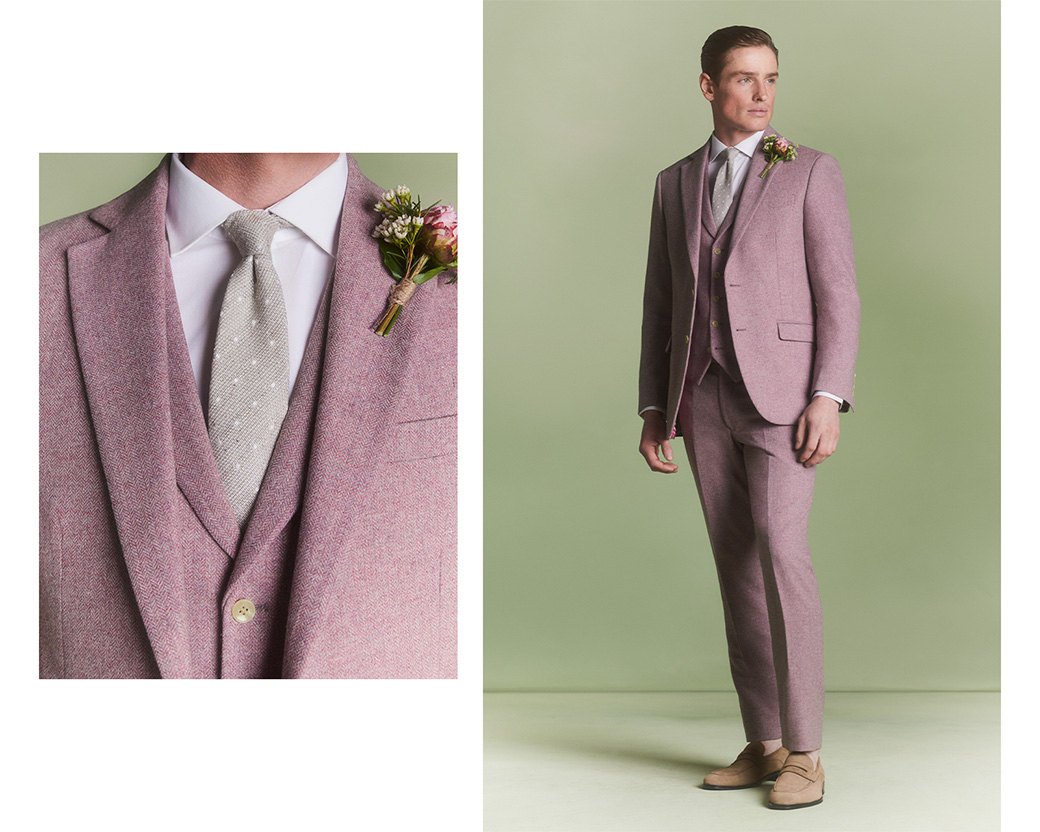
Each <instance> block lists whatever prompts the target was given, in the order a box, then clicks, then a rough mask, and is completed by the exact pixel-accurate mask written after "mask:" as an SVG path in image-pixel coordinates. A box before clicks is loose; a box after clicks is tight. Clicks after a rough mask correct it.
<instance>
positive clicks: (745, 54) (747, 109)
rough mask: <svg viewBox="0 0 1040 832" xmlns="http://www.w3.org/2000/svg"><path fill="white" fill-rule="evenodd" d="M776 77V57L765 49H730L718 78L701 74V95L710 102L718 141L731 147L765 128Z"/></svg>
mask: <svg viewBox="0 0 1040 832" xmlns="http://www.w3.org/2000/svg"><path fill="white" fill-rule="evenodd" d="M777 75H778V73H777V64H776V55H774V54H773V50H772V49H770V48H769V47H768V46H742V47H740V48H738V49H731V50H730V52H729V54H728V55H727V56H726V62H725V65H724V66H723V68H722V71H721V72H720V73H719V76H720V77H719V78H718V79H712V78H709V77H708V76H707V75H705V74H704V73H701V78H700V82H701V92H703V93H704V97H705V98H707V99H708V101H710V102H711V112H712V116H713V118H714V119H715V135H716V136H717V137H718V139H719V141H721V142H722V143H723V144H726V145H730V146H732V145H734V144H737V143H738V142H740V141H742V140H744V139H746V138H747V137H748V136H751V135H753V134H754V133H757V132H758V131H759V130H764V129H765V128H766V126H767V125H768V124H769V120H770V119H771V118H772V117H773V100H774V99H775V98H776V79H777Z"/></svg>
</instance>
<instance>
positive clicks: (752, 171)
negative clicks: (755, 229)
mask: <svg viewBox="0 0 1040 832" xmlns="http://www.w3.org/2000/svg"><path fill="white" fill-rule="evenodd" d="M775 132H776V131H775V130H773V128H772V126H769V127H767V128H766V130H765V132H764V133H763V134H762V139H760V140H759V142H758V147H756V148H755V153H754V155H753V156H752V157H751V161H750V162H748V172H747V177H746V178H745V179H744V188H743V191H742V192H741V194H740V201H739V203H738V204H737V213H736V216H735V217H734V218H733V235H732V237H731V238H730V246H729V248H730V251H734V250H735V249H736V247H737V246H738V245H739V244H740V238H741V237H743V236H744V232H745V231H747V229H748V226H750V225H751V221H752V219H753V218H754V216H755V211H757V210H758V206H759V205H760V204H761V202H762V197H763V196H765V192H766V188H767V187H769V183H770V182H772V180H773V179H774V178H775V177H776V176H777V174H778V173H779V172H780V170H781V169H782V168H783V164H780V163H778V164H776V165H773V169H772V170H771V171H769V173H768V174H767V175H766V178H765V179H763V178H762V172H763V171H764V170H765V169H766V154H765V151H764V150H763V149H762V144H763V141H764V139H765V137H766V136H771V135H773V134H774V133H775Z"/></svg>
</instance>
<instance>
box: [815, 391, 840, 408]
mask: <svg viewBox="0 0 1040 832" xmlns="http://www.w3.org/2000/svg"><path fill="white" fill-rule="evenodd" d="M817 396H826V397H827V398H828V399H834V401H836V402H837V403H838V404H840V405H843V404H845V399H843V398H841V397H840V396H835V395H834V394H833V393H827V392H825V391H823V390H817V391H815V392H814V393H813V394H812V397H813V398H814V399H815V398H816V397H817Z"/></svg>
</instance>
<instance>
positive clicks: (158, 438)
mask: <svg viewBox="0 0 1040 832" xmlns="http://www.w3.org/2000/svg"><path fill="white" fill-rule="evenodd" d="M168 165H169V159H168V158H167V159H166V160H165V161H164V162H163V164H162V165H161V166H160V167H159V168H158V169H157V170H156V171H155V172H154V173H153V174H152V175H151V176H150V177H149V178H148V179H146V180H145V181H144V182H142V183H141V184H140V185H138V186H137V188H135V189H134V190H133V191H131V192H130V193H129V194H127V195H126V197H125V198H123V199H120V200H116V201H115V202H112V203H109V204H108V205H105V206H102V207H101V208H99V209H97V210H96V211H94V212H93V213H92V214H91V219H92V220H94V221H95V222H97V223H99V224H100V225H102V226H104V227H106V228H108V229H110V231H109V233H108V234H105V235H103V236H101V237H98V238H96V239H94V240H90V241H88V242H86V243H82V244H80V245H78V246H74V247H72V248H71V249H70V250H69V254H68V257H69V293H70V304H71V309H72V323H73V329H74V332H75V338H76V346H77V349H78V351H79V356H80V364H81V367H82V370H83V380H84V385H85V387H86V392H87V399H88V402H89V405H90V412H91V419H92V420H93V423H94V429H95V433H96V436H97V442H98V451H99V454H100V457H101V462H102V467H103V469H104V474H105V479H106V481H107V483H108V491H109V495H110V499H111V501H112V511H113V514H114V517H115V522H116V528H117V531H118V534H119V540H120V544H121V546H122V549H123V556H124V558H125V560H126V566H127V571H128V573H129V576H130V582H131V585H132V587H133V591H134V595H135V597H136V600H137V604H138V607H139V608H140V611H141V617H142V619H143V621H144V626H145V629H146V631H147V633H148V638H149V641H150V642H151V646H152V649H153V651H154V653H155V658H156V662H157V663H158V666H159V670H160V672H161V673H162V675H163V676H165V677H170V676H189V675H191V674H190V670H191V666H190V649H189V640H188V636H187V630H186V627H187V616H186V613H185V599H184V579H183V574H182V569H183V565H182V562H181V558H180V557H179V554H178V552H177V540H178V537H179V535H178V528H177V522H176V507H175V504H174V500H175V499H176V497H175V494H176V487H177V486H176V463H175V459H174V453H173V440H172V435H173V430H172V424H171V414H170V396H169V387H168V384H169V382H168V378H169V362H168V352H167V293H166V288H167V285H168V284H169V282H170V281H172V276H171V274H170V258H169V251H168V247H167V244H166V235H165V225H164V220H165V215H166V193H167V182H168V179H167V176H168Z"/></svg>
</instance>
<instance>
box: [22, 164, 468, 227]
mask: <svg viewBox="0 0 1040 832" xmlns="http://www.w3.org/2000/svg"><path fill="white" fill-rule="evenodd" d="M163 155H164V154H162V153H41V154H40V225H43V224H45V223H48V222H52V221H53V220H56V219H60V218H62V217H67V216H70V215H71V214H76V213H79V212H80V211H86V210H87V209H90V208H94V207H96V206H98V205H101V204H102V203H105V202H108V201H109V200H110V199H113V198H115V197H117V196H119V194H121V193H123V192H124V191H127V190H129V189H130V188H132V187H133V186H134V185H136V184H137V183H138V182H140V181H141V180H142V179H144V178H145V177H146V176H147V175H148V174H149V173H151V172H152V171H153V170H154V169H155V167H156V165H158V164H159V162H160V161H161V160H162V157H163ZM352 155H353V156H354V158H355V159H357V162H358V165H359V166H360V167H361V172H362V173H363V174H365V176H367V177H368V178H369V179H371V180H372V181H373V182H375V183H377V184H379V185H381V186H382V187H384V188H392V187H394V186H396V185H400V184H405V185H407V186H408V187H409V188H411V189H412V193H414V194H419V195H420V196H421V197H422V198H423V204H432V203H434V202H437V201H438V200H439V201H440V202H442V203H447V204H451V205H456V207H457V202H456V199H457V193H458V185H457V177H456V170H457V159H456V156H455V154H454V153H354V154H352ZM373 217H374V218H376V219H378V217H376V215H375V214H373Z"/></svg>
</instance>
